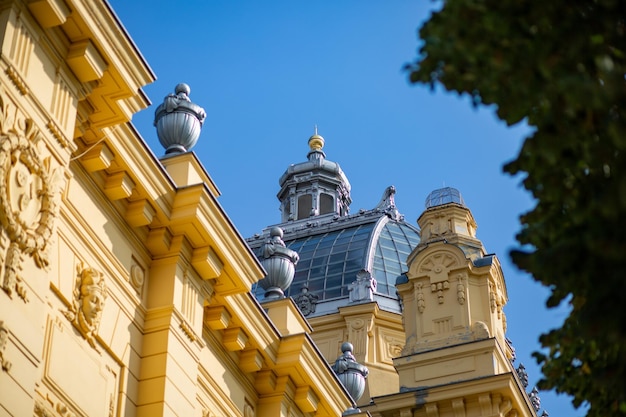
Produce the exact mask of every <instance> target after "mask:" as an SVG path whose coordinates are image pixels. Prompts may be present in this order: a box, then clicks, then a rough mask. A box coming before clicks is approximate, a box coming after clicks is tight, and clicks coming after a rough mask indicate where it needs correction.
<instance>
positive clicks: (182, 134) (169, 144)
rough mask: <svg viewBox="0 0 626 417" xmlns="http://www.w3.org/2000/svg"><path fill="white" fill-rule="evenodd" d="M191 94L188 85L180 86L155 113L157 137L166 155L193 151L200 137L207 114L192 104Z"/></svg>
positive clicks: (165, 99)
mask: <svg viewBox="0 0 626 417" xmlns="http://www.w3.org/2000/svg"><path fill="white" fill-rule="evenodd" d="M190 92H191V89H190V88H189V86H188V85H187V84H184V83H181V84H178V85H177V86H176V89H175V94H168V95H167V96H166V97H165V98H164V99H163V103H162V104H160V105H159V107H157V109H156V111H155V112H154V125H155V126H156V129H157V136H158V137H159V142H161V145H163V147H164V148H165V153H166V154H173V153H183V152H187V151H189V150H191V148H193V147H194V145H195V144H196V142H197V141H198V137H199V136H200V129H201V128H202V123H204V119H205V117H206V113H205V111H204V109H203V108H202V107H200V106H198V105H197V104H194V103H192V102H191V100H190V99H189V93H190Z"/></svg>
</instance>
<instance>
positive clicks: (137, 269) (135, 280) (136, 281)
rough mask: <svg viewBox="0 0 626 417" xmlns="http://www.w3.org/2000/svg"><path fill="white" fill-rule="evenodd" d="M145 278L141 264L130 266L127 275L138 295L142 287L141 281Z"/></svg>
mask: <svg viewBox="0 0 626 417" xmlns="http://www.w3.org/2000/svg"><path fill="white" fill-rule="evenodd" d="M145 280H146V273H145V272H144V270H143V268H142V267H141V266H139V265H138V264H135V265H133V266H131V267H130V275H129V281H130V285H132V286H133V288H134V289H135V291H137V294H138V295H141V291H142V289H143V283H144V282H145Z"/></svg>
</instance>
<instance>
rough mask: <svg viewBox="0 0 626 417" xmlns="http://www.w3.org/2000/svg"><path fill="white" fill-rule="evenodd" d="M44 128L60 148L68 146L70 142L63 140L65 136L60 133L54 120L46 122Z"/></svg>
mask: <svg viewBox="0 0 626 417" xmlns="http://www.w3.org/2000/svg"><path fill="white" fill-rule="evenodd" d="M46 127H47V128H48V130H49V131H50V133H52V136H54V138H55V139H56V140H57V141H58V142H59V143H60V144H61V146H63V147H64V148H67V147H68V146H70V142H69V141H68V140H67V139H66V138H65V135H64V134H63V132H62V131H61V128H60V127H59V126H58V125H57V124H56V123H55V121H54V120H48V124H46Z"/></svg>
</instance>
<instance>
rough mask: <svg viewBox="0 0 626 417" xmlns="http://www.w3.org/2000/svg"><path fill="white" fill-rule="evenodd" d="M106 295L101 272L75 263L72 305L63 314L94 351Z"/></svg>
mask: <svg viewBox="0 0 626 417" xmlns="http://www.w3.org/2000/svg"><path fill="white" fill-rule="evenodd" d="M106 297H107V292H106V285H105V283H104V276H103V274H102V273H101V272H99V271H97V270H95V269H93V268H91V267H88V266H85V265H84V264H80V265H77V266H76V283H75V286H74V292H73V300H72V305H71V306H70V308H69V310H67V311H64V312H63V314H64V315H65V317H66V318H67V319H68V320H69V321H71V322H72V324H73V325H74V326H75V327H76V328H77V329H78V330H79V331H80V333H81V334H82V335H83V337H84V338H85V339H86V340H87V342H89V345H90V346H91V347H93V348H94V349H96V351H97V350H98V348H97V347H96V341H95V338H96V335H97V333H98V327H99V325H100V319H101V317H102V309H103V308H104V302H105V300H106Z"/></svg>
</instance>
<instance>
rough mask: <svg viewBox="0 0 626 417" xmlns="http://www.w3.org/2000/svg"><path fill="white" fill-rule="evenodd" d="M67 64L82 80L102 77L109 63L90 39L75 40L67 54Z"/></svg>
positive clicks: (86, 80) (93, 79)
mask: <svg viewBox="0 0 626 417" xmlns="http://www.w3.org/2000/svg"><path fill="white" fill-rule="evenodd" d="M67 64H68V65H69V66H70V68H71V69H72V71H73V72H74V74H75V75H76V77H77V78H78V79H79V80H80V81H81V82H83V83H84V82H88V81H95V80H99V79H101V78H102V76H103V75H104V72H105V71H106V69H107V64H106V62H105V60H104V58H103V57H102V55H100V53H99V52H98V50H97V49H96V47H95V45H94V44H93V43H92V42H91V41H90V40H83V41H80V42H75V43H73V44H72V46H70V49H69V51H68V54H67Z"/></svg>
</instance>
